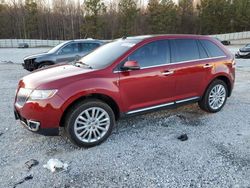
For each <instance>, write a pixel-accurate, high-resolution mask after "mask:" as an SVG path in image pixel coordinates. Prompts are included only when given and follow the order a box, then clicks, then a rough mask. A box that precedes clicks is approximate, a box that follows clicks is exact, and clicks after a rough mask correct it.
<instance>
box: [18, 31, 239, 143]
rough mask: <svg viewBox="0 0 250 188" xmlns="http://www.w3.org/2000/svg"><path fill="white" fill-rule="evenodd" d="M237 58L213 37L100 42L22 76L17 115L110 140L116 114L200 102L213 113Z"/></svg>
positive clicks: (82, 139)
mask: <svg viewBox="0 0 250 188" xmlns="http://www.w3.org/2000/svg"><path fill="white" fill-rule="evenodd" d="M234 80H235V61H234V57H233V55H232V54H231V53H229V52H228V51H227V50H226V49H225V48H224V47H223V45H222V44H221V43H220V42H218V41H217V40H216V39H213V38H210V37H206V36H195V35H161V36H138V37H127V38H125V37H124V38H122V39H118V40H116V41H114V42H111V43H109V44H106V45H104V46H102V47H100V48H98V49H97V50H95V51H93V52H92V53H90V54H88V55H87V56H85V57H83V58H82V59H81V60H80V61H78V62H74V63H72V64H64V65H59V66H54V67H51V68H48V69H44V70H40V71H37V72H34V73H32V74H30V75H28V76H25V77H24V78H23V79H22V80H21V81H20V82H19V85H18V89H17V94H16V98H15V116H16V119H20V120H21V122H22V124H23V125H25V126H26V127H27V128H28V129H29V130H31V131H34V132H38V133H42V134H50V135H52V134H55V133H56V134H58V129H59V127H64V128H65V130H66V132H67V135H68V136H69V138H70V139H71V141H72V142H73V143H75V144H77V145H78V146H84V147H89V146H95V145H97V144H100V143H101V142H103V141H104V140H106V139H107V138H108V136H109V135H110V134H111V131H112V128H113V127H114V125H115V122H116V120H118V119H119V118H121V117H124V116H131V115H137V114H141V113H145V112H149V111H153V110H158V109H162V108H171V107H177V106H179V105H182V104H186V103H193V102H198V104H199V106H200V107H201V109H203V110H205V111H207V112H212V113H214V112H218V111H220V110H221V109H222V108H223V106H224V105H225V103H226V100H227V98H228V97H229V96H230V95H231V92H232V89H233V86H234Z"/></svg>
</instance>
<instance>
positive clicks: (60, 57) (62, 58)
mask: <svg viewBox="0 0 250 188" xmlns="http://www.w3.org/2000/svg"><path fill="white" fill-rule="evenodd" d="M78 51H79V49H78V43H70V44H68V45H66V46H64V47H63V48H62V49H60V50H59V52H58V53H57V57H56V62H57V63H68V62H71V61H74V60H75V58H76V56H77V55H78V53H79V52H78Z"/></svg>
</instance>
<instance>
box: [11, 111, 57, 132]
mask: <svg viewBox="0 0 250 188" xmlns="http://www.w3.org/2000/svg"><path fill="white" fill-rule="evenodd" d="M14 115H15V119H16V120H19V121H20V123H21V125H23V126H24V127H25V128H26V129H28V130H29V131H31V132H34V133H37V134H41V135H45V136H58V135H59V128H41V127H40V122H38V121H32V120H27V119H25V118H24V117H22V116H20V114H19V113H18V112H17V111H16V110H14Z"/></svg>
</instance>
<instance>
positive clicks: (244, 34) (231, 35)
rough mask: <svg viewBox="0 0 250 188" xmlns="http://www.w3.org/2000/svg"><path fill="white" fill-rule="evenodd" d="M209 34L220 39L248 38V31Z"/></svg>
mask: <svg viewBox="0 0 250 188" xmlns="http://www.w3.org/2000/svg"><path fill="white" fill-rule="evenodd" d="M211 36H213V37H217V38H219V39H220V40H242V39H250V31H244V32H237V33H227V34H217V35H211Z"/></svg>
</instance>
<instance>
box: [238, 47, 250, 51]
mask: <svg viewBox="0 0 250 188" xmlns="http://www.w3.org/2000/svg"><path fill="white" fill-rule="evenodd" d="M240 52H250V48H246V47H244V48H241V49H240Z"/></svg>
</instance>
